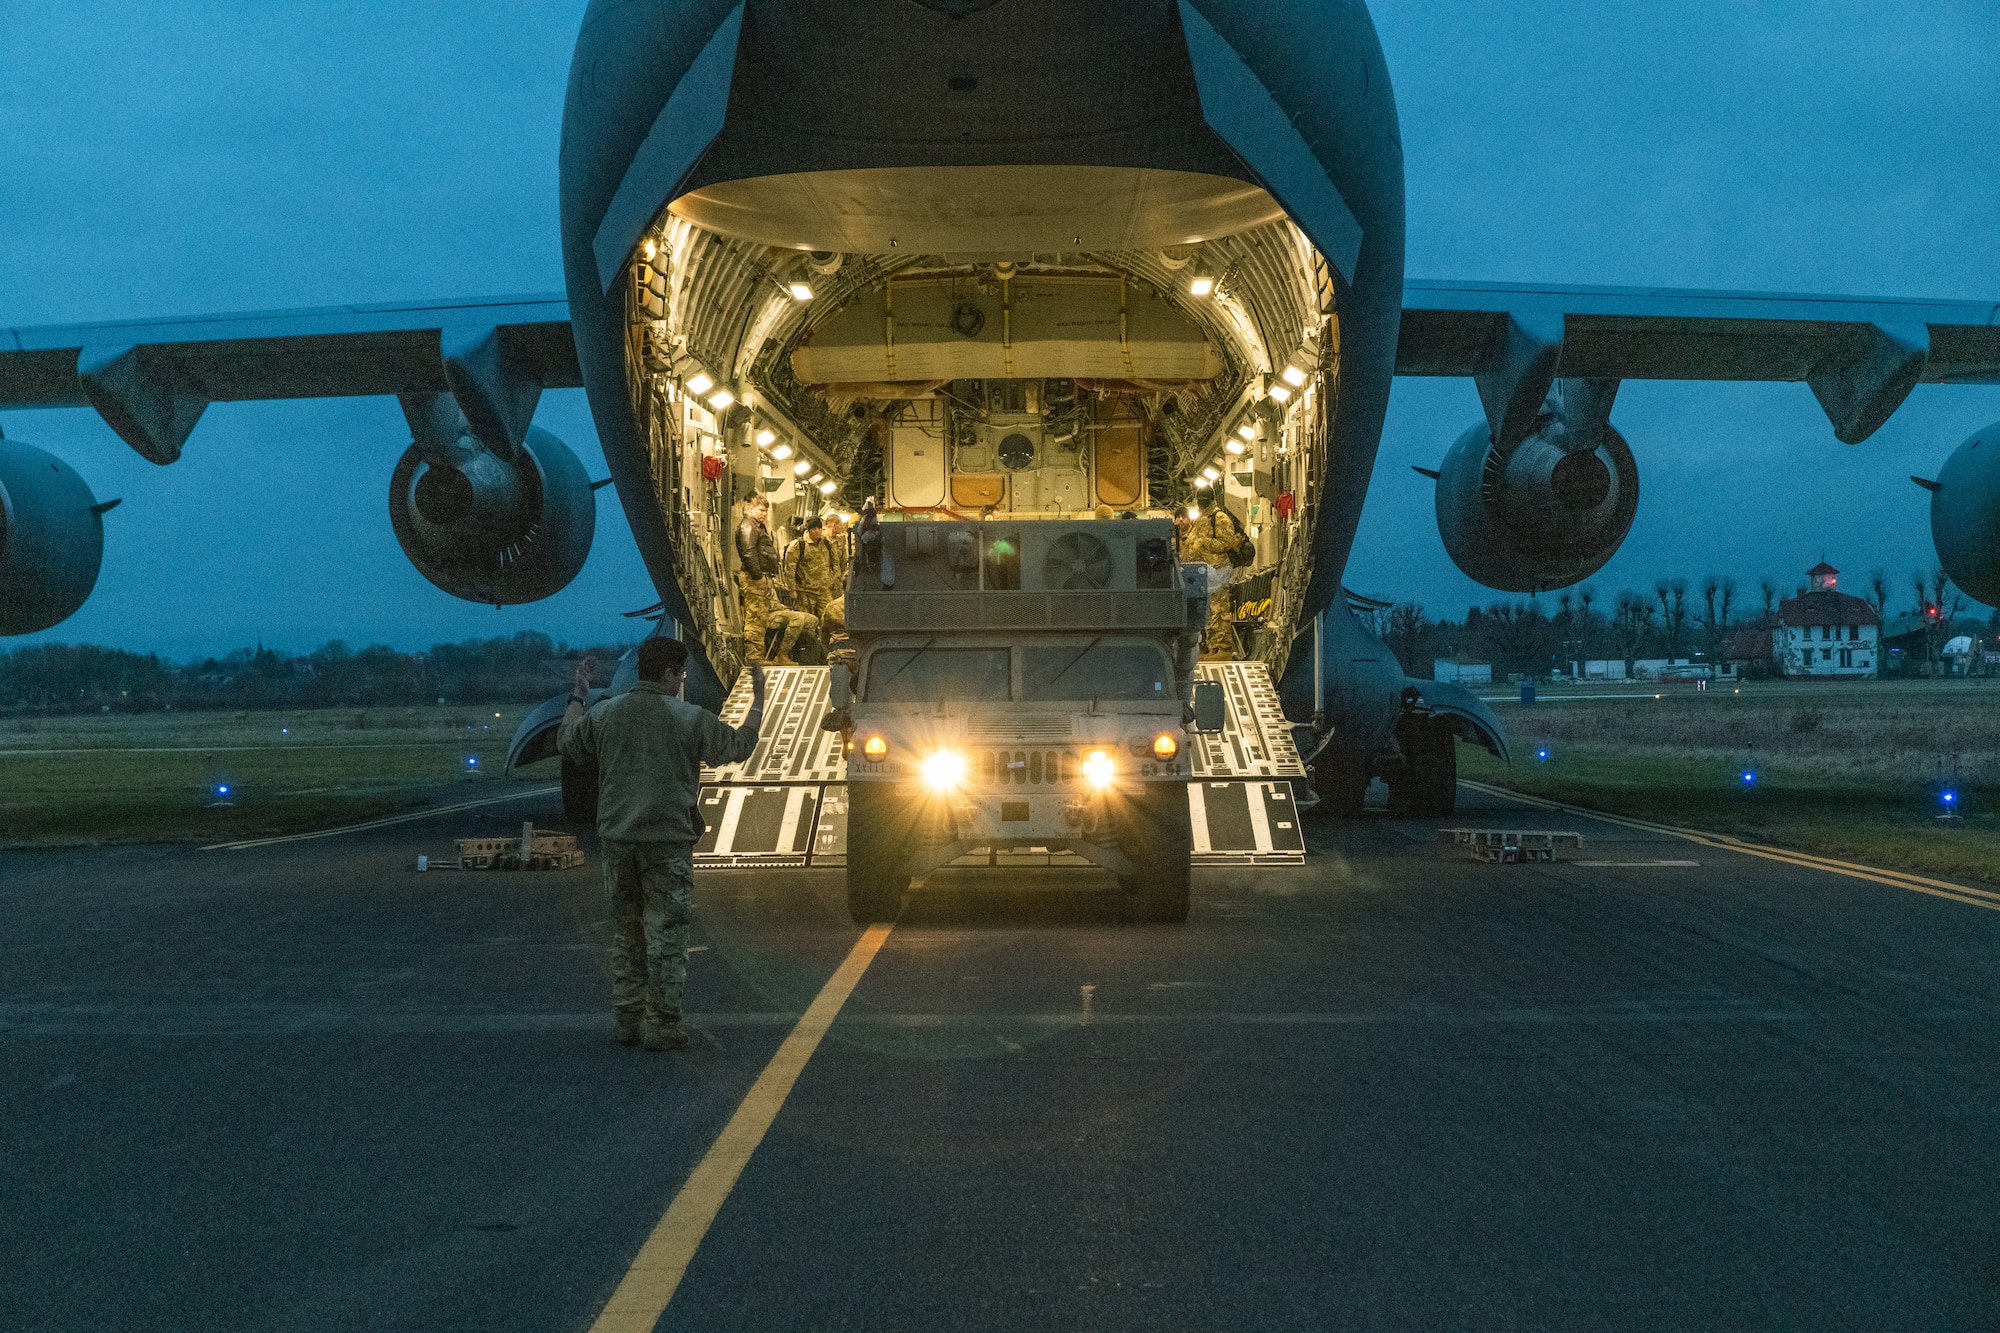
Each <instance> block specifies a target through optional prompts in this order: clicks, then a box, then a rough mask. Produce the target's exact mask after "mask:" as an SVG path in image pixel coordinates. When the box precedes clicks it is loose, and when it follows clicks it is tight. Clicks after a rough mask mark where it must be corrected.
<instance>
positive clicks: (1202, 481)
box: [1188, 477, 1210, 518]
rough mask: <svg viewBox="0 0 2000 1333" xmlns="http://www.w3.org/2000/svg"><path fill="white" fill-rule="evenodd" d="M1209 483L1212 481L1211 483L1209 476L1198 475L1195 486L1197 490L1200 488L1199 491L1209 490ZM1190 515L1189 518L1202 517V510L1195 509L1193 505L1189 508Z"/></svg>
mask: <svg viewBox="0 0 2000 1333" xmlns="http://www.w3.org/2000/svg"><path fill="white" fill-rule="evenodd" d="M1209 484H1210V483H1209V480H1208V478H1207V477H1196V478H1195V479H1194V488H1195V489H1196V490H1198V491H1205V490H1207V489H1208V488H1209ZM1188 517H1189V518H1200V517H1201V511H1200V510H1199V509H1195V508H1192V507H1190V508H1189V509H1188Z"/></svg>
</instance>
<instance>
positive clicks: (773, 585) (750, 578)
mask: <svg viewBox="0 0 2000 1333" xmlns="http://www.w3.org/2000/svg"><path fill="white" fill-rule="evenodd" d="M770 516H771V502H770V501H769V500H768V499H766V498H765V497H763V496H761V495H757V496H752V497H751V499H750V502H749V503H748V504H746V505H745V506H743V522H742V523H740V524H739V525H737V528H736V562H737V566H738V567H737V570H736V594H737V604H738V606H739V607H740V608H741V610H742V612H743V649H744V652H745V653H746V654H747V655H748V656H749V658H750V660H751V661H753V662H760V661H762V660H764V645H765V643H766V641H767V640H768V639H769V638H770V635H771V631H772V630H773V629H776V630H777V631H778V642H777V645H776V651H775V652H774V653H773V654H772V655H771V664H772V665H773V666H789V665H791V664H792V648H793V647H794V646H795V645H796V644H797V643H798V641H799V635H800V633H801V632H803V631H804V630H805V629H806V627H807V626H809V625H812V624H813V623H814V617H812V616H809V615H807V614H805V613H804V612H802V611H793V610H789V609H787V608H786V607H783V606H781V605H779V603H778V572H779V569H780V568H781V567H780V565H779V563H778V548H777V546H776V545H775V544H773V543H772V541H771V533H770V530H769V529H768V528H766V527H765V526H764V525H765V523H766V522H767V521H768V520H769V519H770Z"/></svg>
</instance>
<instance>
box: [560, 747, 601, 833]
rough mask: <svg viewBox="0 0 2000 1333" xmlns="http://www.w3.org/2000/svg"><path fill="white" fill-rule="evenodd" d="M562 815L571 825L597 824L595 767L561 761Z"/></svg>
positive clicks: (570, 761) (590, 764)
mask: <svg viewBox="0 0 2000 1333" xmlns="http://www.w3.org/2000/svg"><path fill="white" fill-rule="evenodd" d="M562 798H563V815H564V817H565V818H567V819H568V820H569V822H570V823H572V824H589V825H592V826H595V825H596V823H597V765H596V764H595V763H591V762H587V761H586V762H583V763H577V762H575V761H573V760H569V759H565V760H563V761H562Z"/></svg>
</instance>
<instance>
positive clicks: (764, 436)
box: [757, 426, 778, 449]
mask: <svg viewBox="0 0 2000 1333" xmlns="http://www.w3.org/2000/svg"><path fill="white" fill-rule="evenodd" d="M777 439H778V432H776V431H774V430H772V429H771V428H770V427H769V426H766V427H764V429H762V430H760V431H758V432H757V447H758V448H759V449H768V448H770V447H771V446H772V445H773V444H774V443H776V442H777Z"/></svg>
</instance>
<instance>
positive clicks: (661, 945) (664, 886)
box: [601, 838, 694, 1020]
mask: <svg viewBox="0 0 2000 1333" xmlns="http://www.w3.org/2000/svg"><path fill="white" fill-rule="evenodd" d="M601 855H602V856H603V858H604V896H605V898H606V900H607V901H608V902H609V904H610V907H611V1007H612V1008H613V1009H615V1010H617V1011H618V1012H620V1013H640V1012H643V1013H644V1014H645V1015H646V1016H647V1017H648V1018H652V1019H655V1020H666V1019H678V1018H679V1017H680V1016H681V999H682V997H683V995H684V994H685V993H686V991H687V942H688V919H689V914H690V903H689V898H690V896H691V895H692V894H693V892H694V844H693V843H687V842H617V841H614V840H613V839H610V838H606V839H604V840H603V848H602V852H601Z"/></svg>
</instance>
